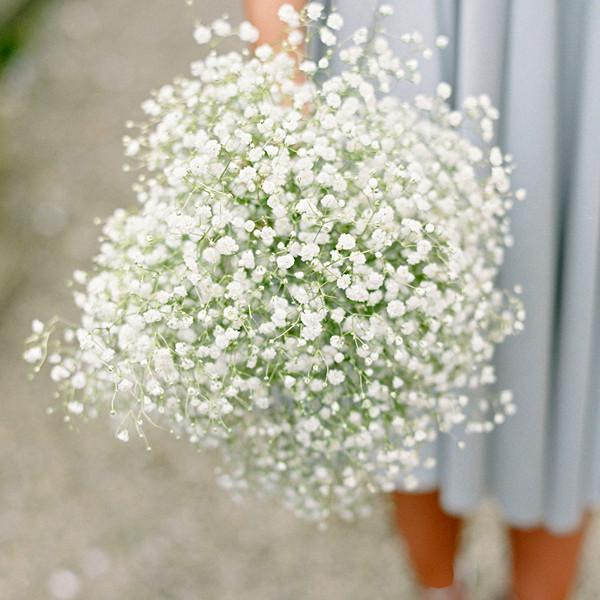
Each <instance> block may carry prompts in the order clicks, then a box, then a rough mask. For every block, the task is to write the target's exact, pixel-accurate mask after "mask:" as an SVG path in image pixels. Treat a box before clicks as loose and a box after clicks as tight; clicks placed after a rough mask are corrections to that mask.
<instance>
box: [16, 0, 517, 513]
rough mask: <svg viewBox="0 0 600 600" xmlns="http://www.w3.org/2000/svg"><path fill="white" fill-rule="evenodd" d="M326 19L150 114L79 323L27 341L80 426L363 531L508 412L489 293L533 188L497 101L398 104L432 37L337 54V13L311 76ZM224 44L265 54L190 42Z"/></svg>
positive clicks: (507, 322)
mask: <svg viewBox="0 0 600 600" xmlns="http://www.w3.org/2000/svg"><path fill="white" fill-rule="evenodd" d="M382 9H383V10H381V11H380V12H382V13H383V14H384V15H385V14H387V13H389V9H386V8H385V6H384V7H382ZM323 12H324V11H323V7H322V5H320V4H319V3H316V2H312V3H309V4H308V5H307V6H306V7H305V9H304V10H303V11H302V12H301V13H300V14H298V12H297V11H295V10H294V9H293V8H292V7H291V6H290V5H287V6H283V7H282V8H281V11H280V16H281V18H282V19H283V20H284V22H285V23H286V25H287V26H288V27H290V28H291V31H289V32H288V35H289V36H291V37H289V38H288V42H289V44H290V45H293V46H295V53H297V54H298V56H294V57H292V56H290V54H288V52H287V51H285V50H284V51H282V52H280V51H277V50H275V49H274V48H272V47H271V46H268V45H261V46H260V47H258V48H256V49H255V50H254V51H253V52H252V51H248V50H244V51H243V52H226V53H223V54H219V53H218V52H216V51H215V52H212V53H211V54H209V55H208V56H206V57H205V58H203V59H201V60H198V61H196V62H194V63H193V64H192V68H191V75H190V76H189V77H179V78H177V79H176V80H175V81H174V82H173V83H171V84H168V85H164V86H162V87H161V88H159V89H158V90H157V91H156V92H155V93H153V95H152V97H151V98H150V99H149V100H147V101H145V102H144V103H143V111H144V113H145V122H144V123H141V124H140V126H139V127H137V128H133V132H134V133H131V132H130V135H128V136H127V137H126V138H125V139H124V140H123V142H124V147H125V152H126V154H127V155H128V156H129V157H130V160H134V161H135V162H136V163H138V166H139V167H140V168H141V170H142V174H141V176H140V178H139V180H138V181H137V182H136V184H135V186H134V190H135V194H136V196H137V200H138V204H137V206H136V207H130V208H129V209H127V210H122V209H119V210H116V211H115V212H114V214H113V215H112V216H111V217H109V218H108V219H107V221H106V223H105V224H104V227H103V230H102V242H101V244H100V248H99V252H98V255H97V256H96V259H95V263H94V265H95V266H94V270H93V271H91V272H90V273H89V274H86V273H83V272H77V273H76V274H75V273H74V275H73V285H74V288H75V290H74V300H75V304H76V306H77V308H78V310H80V311H81V318H80V319H79V321H78V322H77V323H76V324H75V325H64V327H63V326H62V325H61V322H60V321H59V320H51V321H49V322H48V323H46V324H44V323H42V322H41V321H38V320H36V321H34V323H33V324H32V334H31V336H30V337H29V338H28V340H27V348H26V350H25V353H24V359H25V360H26V361H27V362H28V363H29V364H30V365H31V366H32V369H33V371H34V372H37V371H39V370H40V368H41V367H42V366H43V365H44V364H45V363H47V364H48V365H49V372H50V377H51V379H52V381H53V382H55V385H56V386H57V390H58V395H59V397H60V398H61V399H62V403H63V406H64V409H65V411H66V416H65V419H66V420H67V421H73V420H75V419H91V418H95V417H97V416H99V415H102V414H106V413H108V414H111V415H113V416H114V419H115V421H114V423H115V429H114V431H115V435H116V437H117V438H118V439H119V440H121V441H124V442H127V441H128V440H130V439H131V440H133V439H137V438H142V439H143V440H145V441H146V443H147V444H148V443H149V440H148V437H149V431H150V430H151V429H152V428H153V427H154V426H155V425H156V426H158V427H160V428H161V429H164V430H166V431H170V432H172V433H173V434H174V435H175V436H177V437H179V438H184V439H187V440H188V441H189V442H190V443H191V444H192V445H194V446H195V447H197V448H205V449H216V450H218V451H219V452H220V456H221V458H222V463H223V465H222V471H221V472H220V475H219V478H218V480H219V482H220V483H221V484H222V485H223V486H225V487H226V488H227V489H229V490H230V491H231V493H232V494H234V495H235V496H236V497H241V496H243V495H244V494H246V493H248V492H250V491H255V492H257V493H258V494H259V495H261V496H263V497H264V496H271V497H274V498H277V499H278V500H279V501H280V502H282V503H283V504H284V505H285V506H286V507H287V508H289V509H290V510H292V511H294V513H295V514H297V515H299V516H301V517H303V518H306V519H310V520H313V521H317V522H323V521H325V520H326V519H327V518H329V517H330V516H332V515H338V516H340V517H342V518H354V517H357V516H360V515H362V514H365V511H366V510H367V509H368V507H369V506H370V504H371V498H372V496H373V492H377V491H389V490H392V489H394V486H395V484H396V481H397V479H398V477H399V476H402V477H403V478H404V480H405V481H407V482H408V484H409V485H411V486H416V485H417V483H418V480H417V478H416V476H415V469H417V468H419V467H421V466H425V467H426V468H427V467H431V466H432V464H431V461H427V464H425V463H423V461H422V459H421V458H420V453H419V449H420V445H421V444H423V443H424V442H425V441H427V440H431V441H433V440H435V439H436V437H437V436H438V435H439V433H440V432H447V431H451V430H452V429H453V428H454V427H456V426H457V425H460V427H461V428H464V430H465V431H466V432H473V433H483V432H487V431H490V430H491V429H492V428H494V427H495V426H498V425H500V424H501V423H502V422H504V421H505V420H506V418H507V417H509V416H510V415H511V414H513V413H514V411H515V409H516V407H515V403H514V399H513V398H512V396H511V395H510V393H507V392H503V393H494V392H491V391H489V390H487V387H486V386H489V385H494V384H495V383H496V375H495V373H494V369H493V367H492V362H491V361H492V358H493V354H494V349H495V347H496V346H497V345H498V344H499V343H501V342H502V341H503V340H504V339H505V338H506V336H508V335H511V334H514V333H517V332H518V331H519V330H520V329H521V328H522V322H523V319H524V312H523V309H522V306H521V303H520V301H519V300H518V298H516V297H515V296H514V295H512V294H509V293H507V292H505V291H503V290H501V289H499V288H498V287H497V285H496V283H495V279H496V276H497V274H498V271H499V269H500V266H501V264H502V261H503V257H504V253H505V250H506V248H507V247H509V246H510V245H511V244H512V236H511V233H510V228H509V220H508V209H509V208H510V206H511V205H512V203H513V201H514V199H517V200H522V199H524V198H525V192H524V191H523V190H517V191H515V192H514V193H513V192H512V191H511V185H510V176H511V172H512V170H513V168H514V167H513V165H512V162H511V158H510V156H509V155H505V154H503V152H502V150H501V149H500V148H497V147H490V146H489V145H488V144H487V143H486V141H491V140H493V139H494V123H495V121H496V120H497V119H498V111H497V110H496V109H495V107H494V106H493V105H492V103H491V101H490V99H489V97H488V96H486V95H484V94H482V95H479V96H474V97H470V98H465V99H464V102H463V106H462V107H461V108H460V109H458V110H454V109H451V108H450V106H449V105H448V104H447V102H446V100H447V99H448V98H449V96H450V93H451V89H450V87H449V86H448V85H447V84H444V83H440V84H439V85H438V86H437V87H436V90H435V93H434V94H432V95H427V94H415V97H414V99H413V100H412V101H400V100H399V99H397V98H395V97H393V96H390V95H389V94H388V90H390V89H392V88H391V86H392V83H393V82H394V81H395V80H401V81H407V82H418V81H419V77H420V74H419V68H418V60H417V57H421V56H424V57H427V56H429V55H430V51H429V49H428V48H427V47H426V46H425V45H424V42H423V36H421V35H420V34H419V33H418V32H411V33H407V34H401V35H400V39H401V41H402V42H403V43H402V46H403V51H402V52H403V54H396V53H395V52H394V50H393V49H392V47H391V45H390V43H389V41H388V39H386V36H385V32H384V30H383V28H382V27H380V25H377V27H376V28H375V29H374V30H373V35H372V36H371V35H370V34H369V30H368V29H367V28H364V27H363V28H360V29H358V30H357V31H354V32H352V31H350V32H348V35H346V34H344V38H345V41H344V43H343V44H338V43H337V42H336V36H335V33H334V32H335V31H337V30H339V29H340V28H341V27H342V26H343V22H342V20H341V19H340V18H339V16H336V13H334V14H332V15H330V16H329V17H328V22H327V25H326V26H323V27H322V28H320V30H319V32H318V35H319V36H320V37H321V39H322V40H323V43H324V44H325V45H326V46H327V51H326V56H324V57H322V58H321V59H319V61H318V62H317V63H315V62H313V61H311V60H309V59H308V58H307V57H303V56H302V52H303V51H304V50H303V45H302V39H303V36H304V35H305V30H304V28H302V27H301V25H303V24H304V25H306V24H307V23H308V21H316V20H320V19H321V18H322V17H323ZM317 28H318V26H317ZM232 33H234V34H235V35H236V36H238V37H239V38H240V39H241V40H242V41H246V42H250V43H255V42H256V41H257V39H258V32H257V31H256V29H255V28H254V27H253V26H252V25H251V24H249V23H242V24H241V25H240V26H239V27H238V28H237V29H234V28H232V26H231V25H230V23H229V22H228V21H227V20H226V19H225V18H223V19H217V21H215V22H214V23H213V24H212V26H211V27H210V28H209V27H205V26H203V25H200V26H198V27H197V28H196V30H195V32H194V37H195V38H196V41H198V42H199V43H208V42H213V38H214V37H218V38H222V37H228V36H229V35H232ZM306 35H307V36H310V35H311V31H310V28H309V30H308V31H306ZM346 38H347V39H346ZM217 41H219V40H216V41H214V43H216V42H217ZM439 45H441V44H439V43H438V46H439ZM288 49H289V46H288ZM332 60H335V61H336V64H338V63H339V65H340V67H339V69H340V72H339V73H338V74H333V75H332V74H330V73H329V72H328V71H327V70H328V68H329V65H330V62H331V61H332ZM297 65H300V69H301V71H302V72H303V73H304V74H305V78H304V80H303V81H299V78H298V77H297ZM463 131H469V135H468V136H466V135H463V134H462V132H463ZM520 291H521V290H520V288H519V287H516V288H515V294H519V293H520ZM59 329H60V330H61V331H63V333H62V334H58V330H59ZM471 396H473V398H471ZM475 398H476V399H475ZM466 443H468V440H467V441H466Z"/></svg>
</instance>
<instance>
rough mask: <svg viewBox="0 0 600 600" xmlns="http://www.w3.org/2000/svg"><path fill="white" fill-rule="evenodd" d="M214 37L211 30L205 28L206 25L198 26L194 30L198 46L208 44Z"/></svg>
mask: <svg viewBox="0 0 600 600" xmlns="http://www.w3.org/2000/svg"><path fill="white" fill-rule="evenodd" d="M211 37H212V32H211V30H210V28H208V27H205V26H204V25H198V26H197V27H196V28H195V29H194V39H195V40H196V43H198V44H208V42H210V39H211Z"/></svg>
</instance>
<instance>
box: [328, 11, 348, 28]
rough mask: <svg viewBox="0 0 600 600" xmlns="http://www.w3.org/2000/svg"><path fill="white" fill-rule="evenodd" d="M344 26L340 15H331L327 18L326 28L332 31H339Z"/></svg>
mask: <svg viewBox="0 0 600 600" xmlns="http://www.w3.org/2000/svg"><path fill="white" fill-rule="evenodd" d="M343 26H344V19H343V18H342V15H340V13H336V12H334V13H331V14H330V15H329V16H328V17H327V27H329V28H330V29H333V30H334V31H339V30H340V29H341V28H342V27H343Z"/></svg>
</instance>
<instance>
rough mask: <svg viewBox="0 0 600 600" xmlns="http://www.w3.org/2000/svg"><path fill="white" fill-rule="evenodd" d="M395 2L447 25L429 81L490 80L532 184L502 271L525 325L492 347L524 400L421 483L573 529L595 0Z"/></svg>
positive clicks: (590, 388) (345, 0) (589, 453)
mask: <svg viewBox="0 0 600 600" xmlns="http://www.w3.org/2000/svg"><path fill="white" fill-rule="evenodd" d="M387 3H391V4H392V5H394V7H395V14H394V16H393V17H391V18H390V19H389V20H388V22H387V23H388V31H389V32H390V33H391V34H392V35H394V34H400V33H403V32H406V31H414V30H418V31H421V32H422V33H423V34H424V36H425V38H426V40H428V41H429V42H430V44H431V45H433V40H434V39H435V37H436V36H437V35H438V34H444V35H447V36H448V37H449V39H450V45H449V47H448V48H446V49H445V50H443V51H436V52H435V56H434V59H433V60H432V61H429V62H428V63H425V64H424V65H423V74H424V77H423V84H422V87H423V88H424V89H426V90H432V89H433V87H434V86H435V84H436V82H438V81H439V80H445V81H448V82H449V83H451V84H452V85H453V87H454V90H455V101H456V102H458V103H460V101H461V100H462V98H464V96H465V95H470V94H479V93H488V94H489V95H490V96H491V97H492V99H493V101H494V103H495V104H496V106H498V107H499V108H500V110H501V113H502V116H501V121H500V131H499V142H500V144H501V146H502V147H503V149H504V150H505V151H507V152H510V153H512V154H513V156H514V158H515V162H516V164H517V167H518V170H517V171H516V172H515V175H514V182H515V185H516V187H525V188H527V190H528V197H527V200H526V201H525V202H524V203H519V204H517V205H516V206H515V209H514V211H513V216H512V222H513V233H514V236H515V239H516V243H515V246H514V248H513V249H512V250H511V251H510V252H509V253H508V256H507V260H506V264H505V267H504V269H503V273H502V280H503V283H504V284H505V285H506V286H507V287H512V285H514V284H515V283H521V284H522V285H523V287H524V294H523V299H524V302H525V305H526V308H527V315H528V318H527V322H526V331H525V332H524V333H523V334H521V335H520V336H519V337H516V338H512V339H511V340H509V341H508V343H506V344H504V346H503V347H502V348H501V349H500V350H499V352H498V354H497V367H498V380H499V383H500V385H501V386H502V387H508V388H511V389H512V390H513V391H514V393H515V399H516V402H517V404H518V412H517V414H516V415H515V416H514V417H512V418H511V419H509V421H508V422H507V423H506V424H505V425H503V426H501V427H499V428H498V429H497V430H496V432H494V433H493V434H491V435H471V436H468V439H467V447H466V449H465V450H460V449H459V448H458V447H457V444H456V441H455V440H451V439H448V438H447V437H442V438H440V440H439V441H438V444H437V447H436V448H429V451H431V452H432V453H435V454H437V457H438V466H437V468H436V469H435V470H433V471H428V472H424V473H422V474H421V489H422V490H427V489H433V488H439V489H440V492H441V498H442V503H443V506H444V507H445V509H446V510H448V511H449V512H452V513H456V514H465V513H468V512H470V511H471V510H472V509H474V508H475V507H476V506H477V504H478V502H479V501H480V499H481V498H482V497H483V496H485V495H490V496H491V497H492V498H494V499H495V500H496V501H497V504H498V506H499V509H500V511H501V513H502V515H503V516H504V518H505V520H506V521H507V522H508V523H509V524H511V525H513V526H517V527H528V526H533V525H537V524H543V525H545V526H546V527H548V528H549V529H550V530H552V531H554V532H566V531H569V530H572V529H573V528H575V527H577V525H578V524H579V522H580V520H581V517H582V514H583V512H584V510H585V509H586V508H587V507H589V506H591V505H594V504H598V503H600V0H391V2H387ZM376 4H377V2H376V0H360V1H358V0H336V6H337V8H338V10H339V11H340V12H341V14H342V15H343V17H344V19H345V22H346V24H345V27H344V32H350V31H354V30H355V29H357V28H358V27H360V26H365V25H369V24H370V23H371V19H372V14H373V10H374V6H376ZM393 43H395V44H398V46H399V50H401V49H402V48H401V47H400V44H399V42H393ZM395 93H398V94H400V95H404V96H406V95H407V94H411V95H412V94H414V93H415V88H414V86H412V87H410V86H408V85H407V84H400V85H399V86H398V89H397V90H396V91H395ZM399 487H400V488H401V487H402V484H401V482H399Z"/></svg>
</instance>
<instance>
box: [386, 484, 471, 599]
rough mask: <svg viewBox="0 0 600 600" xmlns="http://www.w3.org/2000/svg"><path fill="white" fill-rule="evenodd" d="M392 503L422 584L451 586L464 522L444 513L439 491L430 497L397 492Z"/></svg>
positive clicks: (398, 525)
mask: <svg viewBox="0 0 600 600" xmlns="http://www.w3.org/2000/svg"><path fill="white" fill-rule="evenodd" d="M392 499H393V502H394V522H395V525H396V528H397V530H398V531H399V532H400V534H401V535H402V537H403V538H404V540H405V541H406V544H407V548H408V554H409V557H410V560H411V563H412V565H413V567H414V570H415V574H416V577H417V579H418V581H419V583H420V584H421V585H422V586H424V587H428V588H446V587H449V586H451V585H452V584H453V583H454V559H455V557H456V551H457V549H458V541H459V533H460V527H461V520H460V519H458V518H456V517H452V516H450V515H448V514H446V513H445V512H444V511H443V510H442V509H441V507H440V503H439V494H438V492H437V491H436V492H431V493H426V494H405V493H401V492H394V493H393V494H392Z"/></svg>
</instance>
